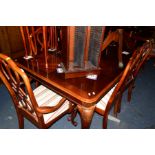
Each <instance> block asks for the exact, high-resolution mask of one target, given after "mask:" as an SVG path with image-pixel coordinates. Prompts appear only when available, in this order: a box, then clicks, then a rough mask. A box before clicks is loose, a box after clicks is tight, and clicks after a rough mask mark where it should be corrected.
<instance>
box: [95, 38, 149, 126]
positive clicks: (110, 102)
mask: <svg viewBox="0 0 155 155" xmlns="http://www.w3.org/2000/svg"><path fill="white" fill-rule="evenodd" d="M151 50H152V43H151V42H150V41H148V42H146V43H144V45H143V46H142V47H141V48H139V49H137V50H135V52H134V53H133V55H132V57H131V58H130V61H129V62H128V64H127V66H126V68H125V70H124V71H123V74H122V76H121V78H120V80H119V82H118V83H117V84H116V85H115V86H114V87H113V88H112V89H111V90H110V91H109V92H108V93H107V94H106V95H105V96H104V97H103V98H102V99H101V100H100V101H99V102H98V103H97V104H96V107H95V111H96V112H97V113H99V114H100V115H102V116H103V128H107V122H108V114H109V111H110V109H111V107H112V106H114V113H115V114H117V112H120V105H121V100H122V95H123V92H124V91H125V90H126V89H127V88H129V89H128V100H129V101H130V99H131V92H132V88H133V86H134V82H135V79H136V77H137V75H138V72H139V70H140V68H141V67H142V65H143V64H144V63H145V61H146V60H147V59H148V57H149V54H150V52H151Z"/></svg>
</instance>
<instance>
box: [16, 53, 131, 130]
mask: <svg viewBox="0 0 155 155" xmlns="http://www.w3.org/2000/svg"><path fill="white" fill-rule="evenodd" d="M122 57H123V63H124V67H125V66H126V64H127V62H128V60H129V57H130V54H129V55H123V54H122ZM61 59H62V55H61V54H60V53H58V52H55V53H49V54H48V68H46V66H45V62H44V58H43V55H42V54H39V55H37V56H35V57H33V58H31V59H24V58H23V57H20V58H18V59H16V60H15V61H16V63H17V65H18V66H19V67H20V68H22V69H24V70H25V72H26V73H27V74H28V75H29V76H30V77H32V78H33V79H35V80H37V81H38V82H40V83H41V84H42V85H45V86H46V87H48V88H49V89H51V90H52V91H54V92H56V93H58V94H59V95H61V96H63V97H65V98H66V99H68V100H69V101H71V102H72V103H73V104H76V105H77V108H78V111H79V113H80V118H81V128H90V125H91V121H92V118H93V114H94V109H95V106H96V104H97V102H98V101H100V99H101V98H102V97H103V96H104V95H105V94H106V93H107V92H108V91H109V90H110V89H111V88H112V87H113V86H114V85H115V84H116V83H117V82H118V81H119V79H120V77H121V74H122V72H123V70H124V68H119V67H118V59H117V52H115V51H111V52H109V53H108V54H105V53H102V55H101V61H100V67H101V70H100V73H99V74H98V75H97V79H89V78H87V77H86V76H85V77H78V78H69V79H65V78H64V76H63V73H58V72H57V68H59V64H60V63H61Z"/></svg>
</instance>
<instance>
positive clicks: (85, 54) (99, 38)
mask: <svg viewBox="0 0 155 155" xmlns="http://www.w3.org/2000/svg"><path fill="white" fill-rule="evenodd" d="M61 29H62V39H61V42H62V53H63V59H62V63H61V66H62V68H63V71H64V73H65V74H64V75H65V78H73V77H82V76H85V75H87V74H88V72H89V73H96V74H97V73H98V72H99V70H100V66H99V64H100V56H101V48H102V43H103V38H104V32H105V27H104V26H64V27H62V28H61Z"/></svg>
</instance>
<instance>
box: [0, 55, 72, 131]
mask: <svg viewBox="0 0 155 155" xmlns="http://www.w3.org/2000/svg"><path fill="white" fill-rule="evenodd" d="M0 77H1V80H2V81H3V83H4V84H5V86H6V87H7V89H8V91H9V93H10V95H11V97H12V100H13V103H14V106H15V109H16V112H17V116H18V122H19V128H24V118H27V119H28V120H30V121H31V122H32V123H33V124H34V125H36V126H37V127H38V128H48V127H49V126H51V125H52V124H53V123H54V122H56V121H57V120H58V119H59V118H61V117H62V116H64V115H65V114H67V113H70V112H71V110H72V109H73V107H72V103H70V102H69V101H68V100H66V98H64V97H62V96H60V95H58V94H56V93H55V92H53V91H51V90H49V89H48V88H46V87H45V86H43V85H40V86H39V87H37V88H36V89H34V90H32V88H31V85H30V81H29V79H28V77H27V75H26V74H25V72H24V70H22V69H20V68H19V67H18V66H17V65H16V63H14V61H13V60H12V59H11V58H10V57H8V56H6V55H3V54H0Z"/></svg>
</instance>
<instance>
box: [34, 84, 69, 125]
mask: <svg viewBox="0 0 155 155" xmlns="http://www.w3.org/2000/svg"><path fill="white" fill-rule="evenodd" d="M33 93H34V96H35V98H36V101H37V104H38V106H39V107H44V106H49V107H52V106H56V105H57V103H59V102H60V100H61V99H62V96H60V95H58V94H56V93H55V92H53V91H52V90H50V89H48V88H46V87H45V86H43V85H40V86H39V87H37V88H36V89H34V90H33ZM67 109H69V101H68V100H66V101H65V102H64V104H63V105H62V106H61V107H60V108H59V109H58V110H56V111H54V112H51V113H49V114H43V118H44V122H45V124H46V123H48V122H50V121H51V120H53V119H55V118H56V117H58V116H59V115H60V114H62V113H63V112H65V111H66V110H67Z"/></svg>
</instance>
